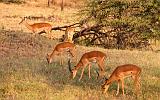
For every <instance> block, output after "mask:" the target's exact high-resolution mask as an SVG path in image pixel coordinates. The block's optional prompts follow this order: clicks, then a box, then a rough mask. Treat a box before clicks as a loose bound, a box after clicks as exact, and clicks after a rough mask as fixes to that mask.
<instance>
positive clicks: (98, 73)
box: [96, 70, 99, 79]
mask: <svg viewBox="0 0 160 100" xmlns="http://www.w3.org/2000/svg"><path fill="white" fill-rule="evenodd" d="M96 73H97V74H98V76H97V79H98V77H99V73H98V71H97V70H96Z"/></svg>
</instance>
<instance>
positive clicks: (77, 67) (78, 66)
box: [74, 63, 82, 70]
mask: <svg viewBox="0 0 160 100" xmlns="http://www.w3.org/2000/svg"><path fill="white" fill-rule="evenodd" d="M81 66H82V64H81V63H78V64H77V65H76V67H75V68H74V69H75V70H78V69H79V68H81Z"/></svg>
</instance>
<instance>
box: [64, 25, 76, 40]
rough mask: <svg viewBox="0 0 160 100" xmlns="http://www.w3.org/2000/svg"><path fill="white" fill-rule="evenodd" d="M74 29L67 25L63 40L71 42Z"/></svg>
mask: <svg viewBox="0 0 160 100" xmlns="http://www.w3.org/2000/svg"><path fill="white" fill-rule="evenodd" d="M74 31H75V29H74V28H73V27H67V28H66V31H65V36H64V41H68V42H73V41H72V39H73V34H74Z"/></svg>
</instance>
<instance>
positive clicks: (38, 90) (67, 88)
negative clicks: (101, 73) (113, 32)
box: [0, 3, 160, 100]
mask: <svg viewBox="0 0 160 100" xmlns="http://www.w3.org/2000/svg"><path fill="white" fill-rule="evenodd" d="M35 5H36V4H34V3H27V4H21V5H17V4H4V3H0V15H1V16H0V67H1V68H0V98H1V99H7V100H91V99H92V100H104V99H107V100H112V99H114V100H129V99H130V100H135V99H139V100H158V99H159V98H160V61H159V60H160V53H159V52H154V51H138V50H133V51H130V50H116V49H109V50H108V49H103V48H98V47H84V46H79V45H77V49H76V50H77V51H76V54H77V56H76V57H75V58H73V62H72V65H75V64H76V63H77V62H76V61H78V60H79V59H80V57H81V55H82V54H83V53H85V52H88V51H91V50H100V51H103V52H105V53H106V54H107V59H106V61H105V65H106V67H105V70H106V76H107V77H108V76H109V75H110V74H111V73H112V71H113V70H114V69H115V67H116V66H118V65H122V64H127V63H130V64H136V65H138V66H140V67H141V68H142V74H141V94H140V95H139V97H138V98H136V96H135V94H134V86H133V81H130V80H129V79H130V78H129V79H127V80H126V81H125V93H126V96H125V97H122V95H121V94H122V93H121V92H120V94H119V95H118V96H115V92H116V88H117V84H112V85H111V86H110V88H109V91H108V92H109V95H108V96H106V95H104V94H102V92H101V87H100V85H101V84H102V82H100V81H99V80H97V79H96V76H97V74H96V71H95V70H97V69H98V67H97V65H94V64H93V67H92V70H91V75H92V78H91V79H88V70H87V68H86V70H85V73H84V76H83V78H82V80H81V81H80V82H79V81H78V78H79V76H80V71H79V72H78V75H77V76H76V78H75V79H74V80H70V79H69V78H68V77H69V75H70V73H69V70H68V66H67V61H68V57H67V54H64V57H63V59H64V65H62V66H61V65H60V64H59V59H60V57H58V56H56V57H55V59H54V61H53V63H52V64H48V63H47V61H46V58H45V57H46V54H47V53H48V52H51V51H52V49H53V47H54V46H55V45H56V44H58V43H59V42H58V41H57V40H51V39H48V38H46V37H45V36H43V35H36V36H35V37H34V36H32V34H31V31H29V30H28V29H27V28H26V27H25V26H24V25H19V24H18V22H20V20H21V19H20V17H24V16H41V15H43V16H46V17H48V16H50V15H54V16H56V17H57V18H55V21H52V22H50V23H51V24H52V25H53V26H62V25H66V24H70V23H73V22H74V21H75V22H76V21H77V20H78V19H77V16H75V13H76V12H77V10H76V9H75V8H67V9H65V10H64V11H62V12H61V11H60V9H59V8H58V7H54V8H53V7H51V8H48V7H46V6H35ZM57 19H58V20H57ZM31 23H32V21H31ZM62 33H64V32H59V31H52V34H54V36H56V37H60V36H61V35H62ZM44 35H45V34H44Z"/></svg>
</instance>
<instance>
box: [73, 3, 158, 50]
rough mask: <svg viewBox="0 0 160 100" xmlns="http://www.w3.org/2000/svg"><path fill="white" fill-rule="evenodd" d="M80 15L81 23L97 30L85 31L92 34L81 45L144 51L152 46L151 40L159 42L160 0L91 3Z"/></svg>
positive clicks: (76, 36)
mask: <svg viewBox="0 0 160 100" xmlns="http://www.w3.org/2000/svg"><path fill="white" fill-rule="evenodd" d="M80 15H82V16H81V17H82V20H83V21H82V22H85V23H88V24H90V26H91V27H93V26H96V28H93V29H90V30H87V31H84V32H87V34H88V33H89V34H88V36H86V38H85V39H83V40H82V41H87V43H86V44H88V45H101V46H103V47H106V48H121V49H125V48H142V47H147V46H149V42H148V39H152V38H154V39H159V38H160V1H158V0H89V1H88V3H87V5H86V7H85V8H84V9H82V11H81V13H80ZM81 34H83V35H79V36H78V35H75V36H74V38H75V39H76V38H79V37H81V36H84V34H85V33H82V32H81ZM91 34H92V36H89V35H91ZM90 37H91V38H90ZM96 41H98V43H97V42H96Z"/></svg>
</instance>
